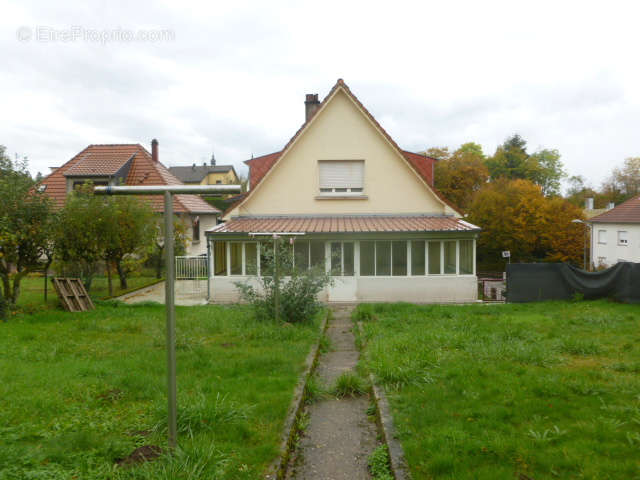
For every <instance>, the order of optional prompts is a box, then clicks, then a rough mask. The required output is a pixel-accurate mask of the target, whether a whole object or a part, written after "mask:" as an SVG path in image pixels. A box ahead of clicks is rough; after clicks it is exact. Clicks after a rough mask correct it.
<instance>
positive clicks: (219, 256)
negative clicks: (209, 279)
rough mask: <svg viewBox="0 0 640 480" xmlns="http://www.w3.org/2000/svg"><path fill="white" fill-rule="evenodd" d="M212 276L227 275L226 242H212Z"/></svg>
mask: <svg viewBox="0 0 640 480" xmlns="http://www.w3.org/2000/svg"><path fill="white" fill-rule="evenodd" d="M213 266H214V275H216V276H224V275H226V274H227V242H214V244H213Z"/></svg>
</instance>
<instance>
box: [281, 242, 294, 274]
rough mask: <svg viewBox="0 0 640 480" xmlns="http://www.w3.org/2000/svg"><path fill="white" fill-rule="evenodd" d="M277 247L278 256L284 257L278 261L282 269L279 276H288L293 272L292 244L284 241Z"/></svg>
mask: <svg viewBox="0 0 640 480" xmlns="http://www.w3.org/2000/svg"><path fill="white" fill-rule="evenodd" d="M284 242H286V243H284ZM278 246H279V247H280V249H279V250H278V255H284V258H279V259H278V265H279V266H281V267H282V272H280V275H284V276H289V275H291V273H292V271H293V243H290V240H289V239H284V240H282V241H281V242H280V243H278Z"/></svg>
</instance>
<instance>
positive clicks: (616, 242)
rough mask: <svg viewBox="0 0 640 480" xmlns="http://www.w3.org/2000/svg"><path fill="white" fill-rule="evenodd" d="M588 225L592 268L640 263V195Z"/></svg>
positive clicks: (596, 218) (592, 219)
mask: <svg viewBox="0 0 640 480" xmlns="http://www.w3.org/2000/svg"><path fill="white" fill-rule="evenodd" d="M587 223H589V225H590V226H591V231H592V234H591V252H592V253H591V263H592V265H594V266H596V267H598V266H611V265H614V264H616V263H618V262H640V196H637V197H634V198H632V199H630V200H627V201H626V202H624V203H621V204H620V205H618V206H617V207H615V208H612V209H611V210H607V211H606V212H604V213H601V214H600V215H597V216H595V217H593V218H590V219H589V220H587Z"/></svg>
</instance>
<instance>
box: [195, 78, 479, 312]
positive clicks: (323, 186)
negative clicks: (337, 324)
mask: <svg viewBox="0 0 640 480" xmlns="http://www.w3.org/2000/svg"><path fill="white" fill-rule="evenodd" d="M434 162H435V159H433V158H429V157H427V156H424V155H421V154H416V153H412V152H409V151H406V150H403V149H402V148H400V147H399V146H398V145H397V143H396V142H395V141H394V140H393V139H392V138H391V136H390V135H389V134H388V133H387V132H386V131H385V130H384V129H383V128H382V126H381V125H380V124H379V123H378V122H377V121H376V119H375V118H374V117H373V115H371V113H369V111H368V110H367V109H366V108H365V107H364V105H362V103H361V102H360V101H359V100H358V98H356V96H355V95H354V94H353V92H352V91H351V90H350V89H349V87H348V86H347V85H346V84H345V82H344V81H342V80H338V82H337V83H336V84H335V85H334V86H333V88H332V89H331V91H330V92H329V93H328V94H327V96H326V97H325V98H324V100H322V101H319V100H318V95H317V94H310V95H306V100H305V122H304V124H303V125H302V126H301V127H300V129H299V130H298V131H297V132H296V133H295V134H294V135H293V137H292V138H291V139H290V140H289V142H288V143H287V144H286V145H285V146H284V148H282V149H281V150H279V151H277V152H274V153H270V154H268V155H264V156H261V157H257V158H253V159H251V160H248V161H247V162H245V163H246V164H247V165H248V166H249V186H250V188H249V191H248V192H247V193H246V194H244V195H242V196H241V197H240V198H239V199H238V200H237V201H236V202H235V203H234V204H233V205H231V206H230V208H229V209H227V211H225V212H224V214H223V221H224V223H221V224H219V225H217V226H216V227H214V228H212V229H210V230H208V231H207V234H206V235H207V238H208V241H209V245H210V252H212V255H211V257H210V262H211V268H210V272H211V273H210V275H211V278H210V282H209V283H210V292H209V294H210V298H211V300H212V301H214V302H235V301H238V300H239V293H238V289H237V288H236V286H235V283H236V282H238V281H241V280H245V281H249V282H252V281H255V280H256V278H257V277H258V276H260V275H262V273H263V270H264V268H263V265H261V251H262V250H263V249H264V248H272V247H271V243H270V238H272V237H273V236H276V237H278V238H282V239H285V240H286V242H287V243H288V244H289V245H291V249H290V251H291V255H292V258H293V261H294V263H295V265H296V267H297V268H302V269H306V268H310V267H312V266H314V265H319V266H320V267H321V268H325V270H326V272H330V273H331V275H332V276H333V277H334V284H333V285H332V286H330V287H328V288H327V289H326V290H325V291H324V292H323V293H322V295H321V297H322V298H321V299H322V300H324V301H329V302H355V301H363V302H364V301H409V302H421V303H426V302H471V301H475V300H476V299H477V279H476V267H475V265H476V253H475V252H476V238H477V235H478V233H479V231H480V228H479V227H477V226H475V225H472V224H470V223H469V222H467V221H465V220H464V219H463V218H462V215H461V214H460V213H459V212H458V211H457V209H456V208H455V206H453V205H451V204H450V203H449V202H448V201H447V199H446V198H444V197H443V196H442V195H441V194H440V193H439V192H438V191H437V190H436V189H435V187H434V182H433V172H434Z"/></svg>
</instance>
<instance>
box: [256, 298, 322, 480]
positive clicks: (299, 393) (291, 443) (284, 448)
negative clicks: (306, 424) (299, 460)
mask: <svg viewBox="0 0 640 480" xmlns="http://www.w3.org/2000/svg"><path fill="white" fill-rule="evenodd" d="M331 315H332V313H331V310H329V309H327V313H326V314H325V316H324V318H323V319H322V323H321V324H320V336H319V337H318V341H317V342H316V344H315V345H314V347H313V348H312V349H311V351H310V352H309V354H308V355H307V358H306V359H305V361H304V373H303V374H302V377H300V380H299V381H298V384H297V385H296V388H295V390H294V391H293V400H291V405H290V406H289V411H288V412H287V417H286V419H285V421H284V428H283V430H282V439H281V442H280V454H279V455H278V458H277V459H276V460H274V461H273V463H272V464H271V465H270V466H269V468H268V469H267V474H266V475H265V477H264V478H265V479H268V480H281V479H283V478H284V477H285V475H286V473H287V466H288V465H289V458H290V456H291V452H292V451H293V450H294V448H295V446H296V445H295V443H296V434H297V433H298V432H297V428H296V425H297V422H298V419H299V418H300V415H301V414H302V411H303V410H304V402H305V400H306V387H307V382H308V381H309V378H311V375H312V374H313V371H314V370H315V368H316V365H317V363H318V358H319V356H320V344H321V342H322V337H324V335H325V332H326V330H327V325H328V323H329V317H330V316H331Z"/></svg>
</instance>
